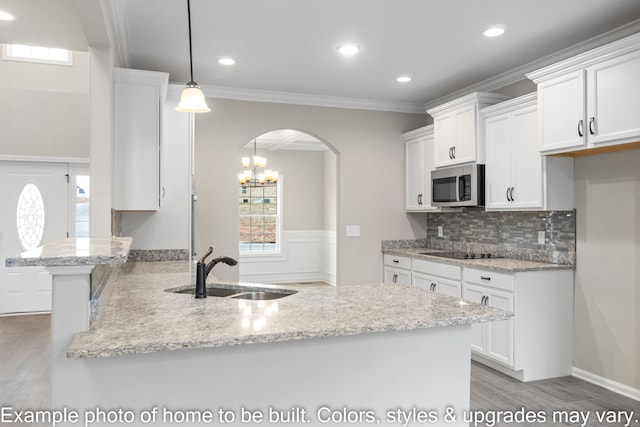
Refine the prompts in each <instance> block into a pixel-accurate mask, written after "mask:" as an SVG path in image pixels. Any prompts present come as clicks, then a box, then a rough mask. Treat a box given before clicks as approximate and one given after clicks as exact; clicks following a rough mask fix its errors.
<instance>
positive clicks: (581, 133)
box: [578, 120, 584, 137]
mask: <svg viewBox="0 0 640 427" xmlns="http://www.w3.org/2000/svg"><path fill="white" fill-rule="evenodd" d="M583 127H584V120H580V121H579V122H578V136H581V137H582V136H584V132H583V129H582V128H583Z"/></svg>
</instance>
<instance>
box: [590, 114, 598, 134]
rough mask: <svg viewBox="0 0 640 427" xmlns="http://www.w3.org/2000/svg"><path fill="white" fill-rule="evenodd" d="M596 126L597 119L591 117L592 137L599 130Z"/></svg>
mask: <svg viewBox="0 0 640 427" xmlns="http://www.w3.org/2000/svg"><path fill="white" fill-rule="evenodd" d="M595 124H596V118H595V117H591V118H590V119H589V133H590V134H591V135H595V134H596V132H597V130H596V128H595Z"/></svg>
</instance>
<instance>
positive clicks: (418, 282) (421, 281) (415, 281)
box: [411, 272, 436, 291]
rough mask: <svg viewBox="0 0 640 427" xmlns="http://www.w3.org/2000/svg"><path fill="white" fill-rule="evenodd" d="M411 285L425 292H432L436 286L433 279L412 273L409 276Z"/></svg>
mask: <svg viewBox="0 0 640 427" xmlns="http://www.w3.org/2000/svg"><path fill="white" fill-rule="evenodd" d="M411 284H412V285H413V286H415V287H418V288H420V289H424V290H425V291H432V290H433V287H434V286H435V285H436V279H435V277H433V276H429V275H427V274H422V273H416V272H414V273H412V274H411Z"/></svg>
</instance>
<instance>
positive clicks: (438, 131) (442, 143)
mask: <svg viewBox="0 0 640 427" xmlns="http://www.w3.org/2000/svg"><path fill="white" fill-rule="evenodd" d="M433 129H434V135H435V150H436V162H435V166H436V167H441V166H448V165H451V164H453V162H454V160H453V159H452V157H451V156H452V148H453V146H454V145H455V141H454V137H455V135H454V117H453V114H452V113H446V114H442V115H439V116H437V117H434V119H433Z"/></svg>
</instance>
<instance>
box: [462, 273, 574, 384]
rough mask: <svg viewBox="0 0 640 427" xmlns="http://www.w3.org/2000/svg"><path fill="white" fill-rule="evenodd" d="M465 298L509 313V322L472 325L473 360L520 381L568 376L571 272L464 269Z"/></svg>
mask: <svg viewBox="0 0 640 427" xmlns="http://www.w3.org/2000/svg"><path fill="white" fill-rule="evenodd" d="M462 276H463V280H462V298H463V299H465V300H467V301H471V302H475V303H478V304H483V305H488V306H491V307H495V308H499V309H502V310H507V311H511V312H513V313H514V317H513V318H512V319H510V320H505V321H499V322H488V323H485V324H475V325H472V344H471V350H472V358H473V359H474V360H477V361H478V362H480V363H483V364H486V365H488V366H490V367H492V368H494V369H497V370H499V371H501V372H503V373H505V374H507V375H510V376H512V377H514V378H517V379H519V380H521V381H535V380H541V379H546V378H554V377H559V376H566V375H570V374H571V371H572V366H573V271H572V270H557V271H553V270H551V271H549V270H545V271H527V272H518V273H513V274H504V273H497V272H493V271H486V270H478V269H472V268H464V269H463V272H462Z"/></svg>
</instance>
